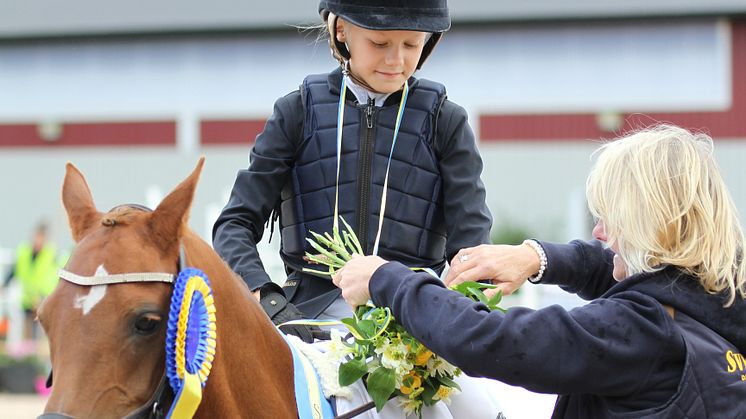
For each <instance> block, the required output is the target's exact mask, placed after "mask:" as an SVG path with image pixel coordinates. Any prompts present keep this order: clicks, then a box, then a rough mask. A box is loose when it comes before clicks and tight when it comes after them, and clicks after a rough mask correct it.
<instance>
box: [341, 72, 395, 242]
mask: <svg viewBox="0 0 746 419" xmlns="http://www.w3.org/2000/svg"><path fill="white" fill-rule="evenodd" d="M341 89H342V90H341V92H340V94H339V106H338V108H337V180H336V186H335V196H334V229H335V230H338V229H339V171H340V167H341V164H342V128H343V127H344V109H345V98H346V97H347V82H346V78H345V77H344V76H343V77H342V87H341ZM407 96H409V84H408V83H407V82H404V87H403V89H402V95H401V101H400V102H399V111H398V112H397V115H396V125H395V126H394V138H393V140H392V141H391V150H390V151H389V159H388V163H387V164H386V177H385V178H384V181H383V191H382V192H381V210H380V211H379V213H378V231H377V232H376V240H375V242H374V244H373V255H377V254H378V244H379V242H380V241H381V231H382V230H383V217H384V215H385V214H386V197H387V196H388V185H389V171H390V169H391V159H392V158H393V155H394V146H395V145H396V139H397V137H398V136H399V127H400V126H401V120H402V116H403V115H404V104H405V103H406V102H407ZM360 216H361V217H365V216H367V214H360Z"/></svg>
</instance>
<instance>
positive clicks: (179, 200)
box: [150, 157, 205, 243]
mask: <svg viewBox="0 0 746 419" xmlns="http://www.w3.org/2000/svg"><path fill="white" fill-rule="evenodd" d="M204 163H205V158H204V157H201V158H200V159H199V162H197V167H195V168H194V171H192V174H190V175H189V177H187V178H186V179H184V181H182V182H181V183H180V184H179V185H178V186H177V187H176V188H174V190H173V191H171V193H169V194H168V195H167V196H166V197H165V198H163V201H161V203H160V204H159V205H158V208H156V209H155V211H153V215H152V217H151V221H150V228H151V231H152V233H153V234H154V235H155V236H156V237H158V238H159V239H160V242H161V243H176V242H177V241H178V240H179V239H180V238H181V235H182V233H183V227H184V226H186V224H187V222H188V220H189V209H190V208H191V207H192V200H193V199H194V191H195V189H197V181H199V175H200V173H202V166H203V165H204Z"/></svg>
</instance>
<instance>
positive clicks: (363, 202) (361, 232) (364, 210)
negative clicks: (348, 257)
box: [357, 98, 375, 254]
mask: <svg viewBox="0 0 746 419" xmlns="http://www.w3.org/2000/svg"><path fill="white" fill-rule="evenodd" d="M374 110H375V101H374V100H373V98H368V104H367V105H366V107H365V123H366V127H367V129H365V130H364V131H365V132H364V133H363V135H362V137H361V139H362V144H360V156H359V158H358V162H359V164H360V168H359V171H358V177H357V179H358V197H359V201H358V217H357V220H358V221H357V235H358V239H359V240H360V245H361V246H362V248H363V252H364V253H365V254H368V250H369V249H368V247H369V246H368V220H369V218H370V182H371V169H372V166H373V114H374Z"/></svg>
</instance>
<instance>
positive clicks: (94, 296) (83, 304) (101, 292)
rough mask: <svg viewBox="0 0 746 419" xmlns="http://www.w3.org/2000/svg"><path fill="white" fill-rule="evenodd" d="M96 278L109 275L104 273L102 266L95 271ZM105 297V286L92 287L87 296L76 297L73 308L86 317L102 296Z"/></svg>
mask: <svg viewBox="0 0 746 419" xmlns="http://www.w3.org/2000/svg"><path fill="white" fill-rule="evenodd" d="M95 275H96V276H106V275H109V273H108V272H106V269H104V265H100V266H99V267H98V269H96V273H95ZM105 295H106V285H94V286H92V287H91V290H90V291H89V292H88V295H84V296H80V295H79V296H78V298H76V299H75V304H74V306H75V308H80V309H83V315H84V316H85V315H87V314H88V313H90V312H91V310H92V309H93V307H95V306H96V304H98V303H99V302H100V301H101V300H103V299H104V296H105Z"/></svg>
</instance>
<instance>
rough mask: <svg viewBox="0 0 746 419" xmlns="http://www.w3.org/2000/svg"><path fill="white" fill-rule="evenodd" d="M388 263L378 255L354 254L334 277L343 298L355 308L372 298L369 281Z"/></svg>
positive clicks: (333, 279)
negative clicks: (377, 270)
mask: <svg viewBox="0 0 746 419" xmlns="http://www.w3.org/2000/svg"><path fill="white" fill-rule="evenodd" d="M384 263H386V260H384V259H382V258H380V257H378V256H360V255H352V259H350V260H349V261H348V262H347V263H346V264H345V266H344V267H343V268H342V269H340V270H338V271H337V273H336V274H335V275H334V276H333V277H332V281H333V282H334V285H336V286H337V287H339V288H341V289H342V298H344V299H345V301H347V304H349V305H351V306H352V307H353V308H354V307H357V306H360V305H363V304H365V303H367V302H368V300H370V291H369V290H368V283H369V282H370V277H371V276H373V273H374V272H375V271H376V269H378V268H380V267H381V265H383V264H384Z"/></svg>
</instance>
